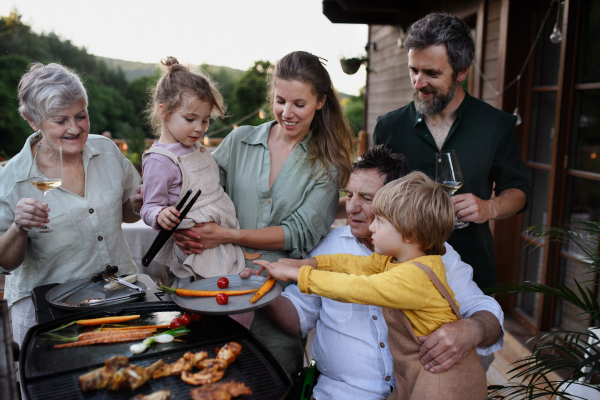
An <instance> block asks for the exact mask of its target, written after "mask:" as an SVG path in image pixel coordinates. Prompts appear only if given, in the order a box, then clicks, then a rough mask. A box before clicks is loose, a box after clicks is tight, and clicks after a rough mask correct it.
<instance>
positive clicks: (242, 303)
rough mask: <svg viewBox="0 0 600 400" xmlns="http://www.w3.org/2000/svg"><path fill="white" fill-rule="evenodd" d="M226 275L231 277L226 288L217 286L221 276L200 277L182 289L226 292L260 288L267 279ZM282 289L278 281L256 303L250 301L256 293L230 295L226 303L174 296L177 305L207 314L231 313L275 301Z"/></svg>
mask: <svg viewBox="0 0 600 400" xmlns="http://www.w3.org/2000/svg"><path fill="white" fill-rule="evenodd" d="M224 277H225V278H227V279H229V287H227V288H226V289H220V288H219V287H218V286H217V281H218V280H219V279H220V278H221V277H220V276H217V277H214V278H207V279H200V280H197V281H194V282H191V283H189V284H187V285H185V286H183V287H182V288H181V289H190V290H222V291H223V292H225V293H226V292H227V291H228V290H248V289H258V288H259V287H261V286H262V284H263V283H265V281H266V280H267V278H265V277H264V276H262V275H251V276H250V277H248V278H241V277H240V276H239V275H224ZM282 291H283V287H282V286H281V285H280V284H279V283H278V282H276V283H275V285H273V287H272V288H271V290H269V291H268V292H267V293H265V295H264V296H262V297H261V298H260V299H259V300H258V301H257V302H256V303H250V299H251V298H252V296H254V293H249V294H243V295H240V296H229V301H228V303H227V304H225V305H220V304H218V303H217V301H216V299H215V297H188V296H179V295H177V294H173V295H172V298H173V301H174V302H175V303H176V304H177V305H179V306H180V307H181V308H185V309H186V310H190V311H194V312H198V313H202V314H207V315H231V314H240V313H245V312H249V311H254V310H258V309H259V308H262V307H264V306H266V305H268V304H269V303H271V302H272V301H274V300H275V299H276V298H277V296H279V295H280V294H281V292H282Z"/></svg>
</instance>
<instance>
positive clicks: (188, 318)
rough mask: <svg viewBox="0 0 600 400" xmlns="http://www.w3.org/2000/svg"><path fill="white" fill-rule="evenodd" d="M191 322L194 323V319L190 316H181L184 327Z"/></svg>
mask: <svg viewBox="0 0 600 400" xmlns="http://www.w3.org/2000/svg"><path fill="white" fill-rule="evenodd" d="M190 322H192V317H190V316H189V315H188V314H183V315H182V316H181V323H182V324H184V325H187V324H189V323H190Z"/></svg>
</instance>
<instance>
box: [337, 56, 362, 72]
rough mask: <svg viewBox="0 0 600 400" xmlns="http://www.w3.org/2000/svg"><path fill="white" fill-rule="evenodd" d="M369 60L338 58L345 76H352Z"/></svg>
mask: <svg viewBox="0 0 600 400" xmlns="http://www.w3.org/2000/svg"><path fill="white" fill-rule="evenodd" d="M368 61H369V59H368V58H367V57H361V58H340V64H341V65H342V70H343V71H344V73H345V74H347V75H354V74H355V73H356V72H357V71H358V69H359V68H360V66H361V65H362V64H363V63H364V62H368Z"/></svg>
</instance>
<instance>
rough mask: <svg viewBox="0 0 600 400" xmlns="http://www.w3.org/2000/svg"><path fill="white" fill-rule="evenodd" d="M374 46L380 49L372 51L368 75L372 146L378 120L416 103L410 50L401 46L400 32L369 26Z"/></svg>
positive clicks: (388, 26) (370, 52) (368, 113)
mask: <svg viewBox="0 0 600 400" xmlns="http://www.w3.org/2000/svg"><path fill="white" fill-rule="evenodd" d="M369 31H370V32H369V34H370V38H371V39H370V40H371V43H376V45H377V50H373V49H372V48H371V50H370V51H369V70H370V71H371V72H370V73H369V74H367V81H368V84H367V87H368V88H369V93H368V95H367V100H366V101H367V102H368V104H367V110H368V111H367V115H366V122H365V127H366V128H367V134H368V135H369V145H372V144H373V130H374V129H375V124H376V123H377V117H378V116H380V115H384V114H386V113H388V112H390V111H392V110H395V109H397V108H400V107H403V106H405V105H406V104H408V103H410V101H411V100H412V86H411V84H410V77H409V74H408V67H407V65H408V51H407V50H406V49H401V48H399V47H398V45H397V40H398V29H397V28H396V27H395V26H390V25H371V26H369Z"/></svg>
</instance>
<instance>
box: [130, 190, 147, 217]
mask: <svg viewBox="0 0 600 400" xmlns="http://www.w3.org/2000/svg"><path fill="white" fill-rule="evenodd" d="M129 201H130V202H131V207H133V210H134V211H135V212H137V213H138V214H139V213H140V211H141V209H142V206H143V205H144V185H139V186H138V187H136V188H135V192H134V193H133V196H131V197H130V198H129Z"/></svg>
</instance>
